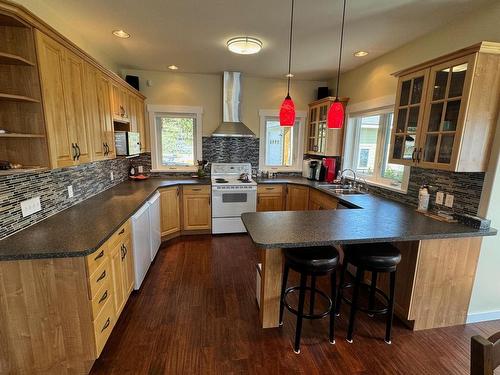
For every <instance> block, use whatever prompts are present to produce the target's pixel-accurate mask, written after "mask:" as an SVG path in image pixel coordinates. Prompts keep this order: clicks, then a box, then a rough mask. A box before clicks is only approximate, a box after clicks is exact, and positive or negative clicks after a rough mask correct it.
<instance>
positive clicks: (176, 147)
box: [148, 106, 202, 171]
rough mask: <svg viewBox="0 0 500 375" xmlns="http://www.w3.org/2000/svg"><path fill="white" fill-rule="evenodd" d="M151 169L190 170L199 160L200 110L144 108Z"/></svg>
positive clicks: (165, 107) (169, 107) (192, 108)
mask: <svg viewBox="0 0 500 375" xmlns="http://www.w3.org/2000/svg"><path fill="white" fill-rule="evenodd" d="M148 111H150V123H151V124H154V127H153V132H152V137H153V139H152V142H151V144H152V145H154V147H153V150H152V151H153V152H152V162H153V170H157V171H165V170H171V171H192V170H195V169H196V164H197V163H196V160H198V159H201V113H202V111H201V108H198V107H173V106H148Z"/></svg>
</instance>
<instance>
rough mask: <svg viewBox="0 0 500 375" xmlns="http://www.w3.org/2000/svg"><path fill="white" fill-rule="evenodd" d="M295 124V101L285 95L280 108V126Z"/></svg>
mask: <svg viewBox="0 0 500 375" xmlns="http://www.w3.org/2000/svg"><path fill="white" fill-rule="evenodd" d="M294 124H295V103H294V102H293V100H292V98H291V97H290V95H287V96H286V98H285V100H283V103H282V104H281V108H280V126H293V125H294Z"/></svg>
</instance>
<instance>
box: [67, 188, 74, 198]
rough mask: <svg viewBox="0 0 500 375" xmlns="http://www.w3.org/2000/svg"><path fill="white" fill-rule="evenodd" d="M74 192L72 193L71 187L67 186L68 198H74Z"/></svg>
mask: <svg viewBox="0 0 500 375" xmlns="http://www.w3.org/2000/svg"><path fill="white" fill-rule="evenodd" d="M74 195H75V194H74V192H73V185H69V186H68V198H73V197H74Z"/></svg>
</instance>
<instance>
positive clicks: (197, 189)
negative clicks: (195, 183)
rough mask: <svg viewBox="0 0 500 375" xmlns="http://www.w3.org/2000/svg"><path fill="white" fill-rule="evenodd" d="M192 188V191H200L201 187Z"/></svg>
mask: <svg viewBox="0 0 500 375" xmlns="http://www.w3.org/2000/svg"><path fill="white" fill-rule="evenodd" d="M192 190H193V191H201V189H200V188H193V189H192Z"/></svg>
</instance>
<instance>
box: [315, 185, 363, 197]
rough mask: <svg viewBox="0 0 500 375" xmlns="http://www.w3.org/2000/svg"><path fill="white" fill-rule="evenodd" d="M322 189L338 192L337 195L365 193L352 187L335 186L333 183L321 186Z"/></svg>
mask: <svg viewBox="0 0 500 375" xmlns="http://www.w3.org/2000/svg"><path fill="white" fill-rule="evenodd" d="M321 188H322V189H324V190H328V191H329V192H332V193H335V194H339V195H359V194H366V193H364V192H362V191H359V190H356V189H352V188H343V187H340V188H339V187H337V186H335V185H328V186H321Z"/></svg>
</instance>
